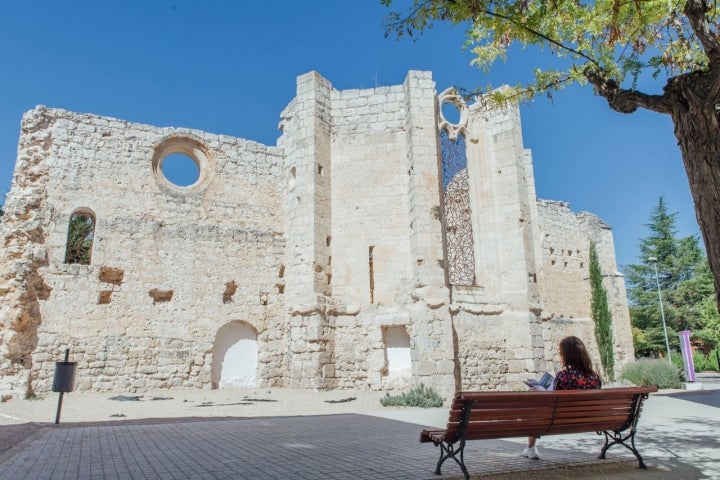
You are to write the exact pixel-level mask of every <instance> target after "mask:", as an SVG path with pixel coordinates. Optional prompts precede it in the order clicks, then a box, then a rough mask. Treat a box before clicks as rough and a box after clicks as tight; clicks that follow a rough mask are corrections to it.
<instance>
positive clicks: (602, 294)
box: [590, 243, 615, 380]
mask: <svg viewBox="0 0 720 480" xmlns="http://www.w3.org/2000/svg"><path fill="white" fill-rule="evenodd" d="M590 290H591V292H592V301H591V308H592V318H593V321H594V322H595V340H596V341H597V344H598V350H599V351H600V362H601V363H602V367H603V370H604V371H605V375H606V376H607V378H608V379H609V380H612V379H613V378H614V377H615V357H614V353H613V332H612V315H611V314H610V308H609V307H608V300H607V290H605V287H604V286H603V283H602V272H601V271H600V262H599V261H598V256H597V250H596V249H595V244H594V243H591V244H590Z"/></svg>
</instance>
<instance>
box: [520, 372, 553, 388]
mask: <svg viewBox="0 0 720 480" xmlns="http://www.w3.org/2000/svg"><path fill="white" fill-rule="evenodd" d="M554 380H555V377H554V376H553V375H552V374H551V373H549V372H545V373H543V376H542V377H540V380H535V379H534V378H528V379H527V380H525V385H527V386H528V387H530V388H532V389H534V390H552V389H553V381H554Z"/></svg>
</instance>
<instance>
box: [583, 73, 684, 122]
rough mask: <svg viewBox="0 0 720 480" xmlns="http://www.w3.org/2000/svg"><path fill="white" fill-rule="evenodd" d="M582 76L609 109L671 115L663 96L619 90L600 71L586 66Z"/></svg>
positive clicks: (612, 81) (613, 82) (616, 85)
mask: <svg viewBox="0 0 720 480" xmlns="http://www.w3.org/2000/svg"><path fill="white" fill-rule="evenodd" d="M583 75H585V78H587V79H588V81H589V82H590V83H591V84H592V85H593V86H594V87H595V89H596V91H597V93H598V94H599V95H600V96H601V97H604V98H605V99H606V100H607V102H608V105H609V106H610V108H612V109H613V110H615V111H616V112H620V113H633V112H634V111H635V110H637V109H638V108H645V109H646V110H651V111H653V112H658V113H666V114H670V113H671V108H670V104H669V101H668V99H667V98H666V96H665V95H648V94H646V93H642V92H638V91H637V90H627V89H624V88H620V85H619V84H618V83H617V82H616V81H615V80H613V79H606V78H605V76H604V75H603V74H602V73H601V71H600V70H598V69H596V68H593V67H591V66H588V67H586V68H585V70H583Z"/></svg>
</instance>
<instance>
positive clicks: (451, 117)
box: [440, 100, 462, 125]
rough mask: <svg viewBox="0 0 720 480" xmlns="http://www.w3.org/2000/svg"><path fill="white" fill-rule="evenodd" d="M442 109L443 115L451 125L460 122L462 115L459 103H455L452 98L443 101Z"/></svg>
mask: <svg viewBox="0 0 720 480" xmlns="http://www.w3.org/2000/svg"><path fill="white" fill-rule="evenodd" d="M440 110H441V111H442V117H443V118H444V119H445V121H446V122H447V123H449V124H450V125H458V124H460V120H461V118H462V117H461V113H460V109H459V108H458V106H457V105H455V103H453V102H451V101H450V100H446V101H444V102H443V104H442V106H441V107H440Z"/></svg>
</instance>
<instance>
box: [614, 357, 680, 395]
mask: <svg viewBox="0 0 720 480" xmlns="http://www.w3.org/2000/svg"><path fill="white" fill-rule="evenodd" d="M620 378H621V379H623V380H627V381H629V382H632V383H634V384H635V385H638V386H640V387H645V386H652V385H654V386H656V387H658V388H680V384H681V383H682V373H681V370H680V369H679V368H678V367H677V366H675V365H672V364H670V363H669V362H668V361H667V360H661V359H652V358H641V359H639V360H636V361H635V362H633V363H630V364H628V365H626V366H625V368H624V369H623V372H622V374H621V375H620Z"/></svg>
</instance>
